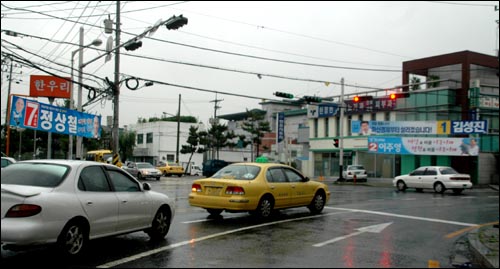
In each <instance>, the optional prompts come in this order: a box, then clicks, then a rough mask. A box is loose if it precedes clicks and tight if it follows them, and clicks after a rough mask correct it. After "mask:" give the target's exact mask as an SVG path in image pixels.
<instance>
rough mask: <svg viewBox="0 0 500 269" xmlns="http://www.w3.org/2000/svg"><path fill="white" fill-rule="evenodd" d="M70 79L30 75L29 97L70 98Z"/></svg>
mask: <svg viewBox="0 0 500 269" xmlns="http://www.w3.org/2000/svg"><path fill="white" fill-rule="evenodd" d="M70 91H71V79H70V78H60V77H54V76H39V75H31V77H30V96H31V97H56V98H70V97H71V93H70Z"/></svg>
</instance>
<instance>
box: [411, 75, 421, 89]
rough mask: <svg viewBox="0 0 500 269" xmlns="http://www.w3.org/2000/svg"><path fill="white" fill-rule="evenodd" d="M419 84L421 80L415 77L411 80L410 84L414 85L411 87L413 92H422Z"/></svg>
mask: <svg viewBox="0 0 500 269" xmlns="http://www.w3.org/2000/svg"><path fill="white" fill-rule="evenodd" d="M419 83H420V78H419V77H415V76H413V77H412V78H411V79H410V84H413V85H411V90H412V91H416V90H420V84H419Z"/></svg>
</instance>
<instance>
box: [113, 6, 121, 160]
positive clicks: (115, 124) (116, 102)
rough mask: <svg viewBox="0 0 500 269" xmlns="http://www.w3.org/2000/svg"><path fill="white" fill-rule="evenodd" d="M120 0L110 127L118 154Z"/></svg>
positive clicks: (117, 14)
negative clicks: (111, 124)
mask: <svg viewBox="0 0 500 269" xmlns="http://www.w3.org/2000/svg"><path fill="white" fill-rule="evenodd" d="M120 23H121V22H120V1H116V32H115V35H116V37H115V81H114V82H113V85H114V98H113V102H114V106H113V129H112V139H113V143H112V146H111V148H112V151H113V154H118V150H119V147H120V143H119V124H118V123H119V121H118V120H119V114H120Z"/></svg>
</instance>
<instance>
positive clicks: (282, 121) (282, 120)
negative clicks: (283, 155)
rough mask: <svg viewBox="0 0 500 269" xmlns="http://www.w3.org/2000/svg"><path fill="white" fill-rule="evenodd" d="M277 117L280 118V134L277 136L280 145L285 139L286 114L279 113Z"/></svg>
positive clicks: (278, 122) (278, 121)
mask: <svg viewBox="0 0 500 269" xmlns="http://www.w3.org/2000/svg"><path fill="white" fill-rule="evenodd" d="M276 117H277V118H278V119H277V120H276V122H277V124H278V128H277V130H278V133H277V135H276V142H277V143H280V142H281V141H283V140H284V139H285V113H283V112H279V113H277V114H276Z"/></svg>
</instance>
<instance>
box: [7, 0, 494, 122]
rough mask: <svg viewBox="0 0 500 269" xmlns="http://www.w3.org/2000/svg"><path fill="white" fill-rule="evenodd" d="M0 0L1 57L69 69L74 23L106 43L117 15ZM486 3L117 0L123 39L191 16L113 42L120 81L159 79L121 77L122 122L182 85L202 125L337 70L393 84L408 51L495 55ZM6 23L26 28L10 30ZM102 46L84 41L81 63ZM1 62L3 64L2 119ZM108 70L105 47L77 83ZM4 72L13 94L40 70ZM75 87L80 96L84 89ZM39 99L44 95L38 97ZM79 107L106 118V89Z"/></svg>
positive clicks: (312, 88)
mask: <svg viewBox="0 0 500 269" xmlns="http://www.w3.org/2000/svg"><path fill="white" fill-rule="evenodd" d="M1 3H2V7H1V10H2V19H1V20H2V21H1V29H2V60H3V59H4V57H5V53H7V54H12V53H15V54H16V55H18V56H21V57H24V58H26V59H29V60H30V61H31V62H32V63H34V64H36V65H37V66H39V67H41V68H42V69H44V70H48V71H50V72H53V73H55V74H58V75H61V76H66V77H69V76H70V70H71V52H72V51H75V50H76V49H78V42H79V37H78V32H79V28H80V27H81V26H83V27H84V30H85V35H84V44H89V43H90V42H92V40H95V39H97V38H99V39H102V40H103V42H104V44H103V45H101V46H100V47H99V48H100V49H101V50H104V49H105V47H106V46H105V44H106V40H107V39H108V37H109V36H110V35H109V34H105V33H104V29H103V25H104V23H103V20H104V19H106V18H108V17H109V18H111V19H112V20H115V19H116V2H109V1H64V2H63V1H61V2H54V1H43V2H42V1H32V2H21V1H19V2H13V1H2V2H1ZM495 4H496V5H498V2H497V1H464V2H457V1H455V2H432V1H428V2H379V1H377V2H355V1H352V2H337V1H332V2H311V1H307V2H282V1H280V2H268V1H265V2H229V1H224V2H211V1H203V2H196V1H193V2H190V1H187V2H180V1H179V2H175V1H166V2H163V1H158V2H148V1H131V2H129V1H122V2H121V28H122V31H123V33H122V35H121V41H122V42H125V41H127V40H129V39H130V38H132V37H133V36H136V35H139V34H141V33H143V32H144V31H145V30H146V29H147V27H150V26H153V25H154V24H155V23H157V22H158V21H160V20H166V19H168V18H169V17H171V16H173V15H176V16H178V15H181V14H182V15H183V16H184V17H186V18H188V24H187V25H185V26H183V27H182V28H180V29H178V30H168V29H166V27H161V28H159V29H158V30H157V31H156V32H155V33H154V34H153V35H152V36H151V38H144V39H143V40H142V42H143V44H142V47H141V48H139V49H137V50H135V51H126V50H125V49H121V51H120V52H121V57H120V73H121V77H120V79H121V80H124V79H125V78H127V77H130V76H134V77H139V78H143V79H146V80H153V81H156V82H157V83H155V84H154V85H153V86H151V87H143V88H140V89H138V90H136V91H131V90H129V89H127V87H126V85H125V83H123V84H122V85H121V94H120V119H119V121H120V127H123V126H124V125H129V124H133V123H136V122H137V119H138V118H139V117H142V118H149V117H154V116H156V117H161V116H162V114H163V112H166V113H169V114H176V113H177V110H178V101H179V94H181V96H182V98H181V114H182V115H190V116H194V117H196V118H198V119H199V121H202V122H204V123H208V119H209V118H210V117H212V116H213V115H214V102H211V101H213V100H215V99H219V100H222V101H221V102H219V103H218V105H219V106H220V109H218V110H217V115H224V114H231V113H238V112H243V111H245V109H253V108H260V105H259V102H260V101H261V99H267V100H270V99H272V100H277V99H279V98H276V97H275V96H273V93H274V92H276V91H281V92H288V93H292V94H294V95H295V96H297V97H301V96H304V95H317V96H321V97H327V96H336V95H339V94H340V89H341V87H340V86H339V83H340V80H341V78H344V79H345V83H346V84H347V85H349V86H346V87H345V92H346V93H353V92H363V91H367V90H370V88H373V89H384V88H392V87H395V86H398V85H401V83H402V78H401V69H402V63H403V62H404V61H408V60H413V59H419V58H425V57H429V56H435V55H441V54H447V53H453V52H458V51H464V50H469V51H474V52H478V53H483V54H487V55H497V48H498V23H497V20H498V11H495ZM16 8H20V9H16ZM5 30H10V31H15V32H17V33H19V34H25V35H28V36H30V37H28V36H24V37H23V36H22V35H18V36H17V37H13V36H8V35H7V34H6V33H5V32H4V31H5ZM111 36H113V38H114V37H115V36H114V33H113V34H112V35H111ZM68 43H72V45H71V44H68ZM15 46H18V47H15ZM102 53H103V51H96V50H93V49H85V50H84V62H88V61H90V60H92V59H95V58H96V57H98V56H99V55H101V54H102ZM77 58H78V57H75V62H76V61H77ZM292 62H293V63H292ZM75 66H76V64H75ZM6 70H8V68H6V66H5V65H4V64H2V123H4V121H5V112H6V108H7V98H6V97H7V91H8V90H7V89H8V80H7V79H6V75H7V73H8V72H6ZM114 70H115V63H114V56H113V58H112V59H111V61H109V62H105V61H104V58H101V59H99V60H97V61H95V62H93V63H90V64H88V65H87V66H86V67H85V68H84V73H85V76H84V83H85V84H88V85H91V86H94V87H98V88H100V89H103V88H104V85H105V83H104V82H103V80H104V79H105V78H106V77H108V78H109V79H110V80H114ZM21 71H22V74H20V72H21ZM13 72H14V74H13V83H12V88H11V93H17V94H29V76H30V75H32V74H38V75H48V74H46V73H43V72H42V71H39V70H36V69H33V68H30V67H27V66H23V67H20V68H14V70H13ZM75 74H76V73H75ZM20 80H22V81H20ZM75 80H76V78H75ZM15 82H19V84H17V83H15ZM162 83H163V85H162ZM142 84H144V81H141V82H140V85H142ZM165 84H170V85H175V86H169V85H165ZM131 85H133V83H131ZM366 87H368V88H366ZM75 88H76V87H75ZM214 92H218V94H217V95H216V94H215V93H214ZM230 94H238V95H243V97H241V96H233V95H230ZM75 95H76V94H75ZM83 96H84V99H83V103H86V102H87V91H86V90H84V94H83ZM251 97H253V98H251ZM38 101H39V102H44V103H48V100H47V98H39V99H38ZM59 102H60V103H62V101H59ZM75 103H76V101H75ZM84 109H85V110H86V112H88V113H92V114H99V115H102V116H103V122H102V123H103V124H105V123H106V122H105V118H106V116H111V115H112V114H113V109H112V102H111V101H110V100H108V99H106V98H102V99H101V100H99V101H98V102H94V103H93V104H91V105H88V106H86V107H85V108H84Z"/></svg>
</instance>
